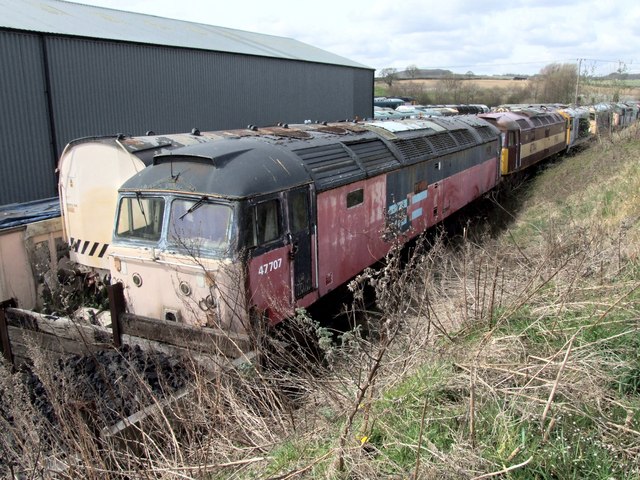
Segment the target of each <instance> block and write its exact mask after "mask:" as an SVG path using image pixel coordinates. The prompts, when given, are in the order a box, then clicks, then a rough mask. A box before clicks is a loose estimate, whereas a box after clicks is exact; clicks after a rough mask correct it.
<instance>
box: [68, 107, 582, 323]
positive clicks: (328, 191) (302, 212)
mask: <svg viewBox="0 0 640 480" xmlns="http://www.w3.org/2000/svg"><path fill="white" fill-rule="evenodd" d="M502 110H504V111H499V112H492V113H483V114H479V115H461V116H454V117H433V118H423V119H411V120H398V121H364V122H340V123H330V124H326V123H315V124H304V125H290V126H289V125H279V126H273V127H264V128H258V127H255V126H249V127H248V128H246V129H240V130H228V131H218V132H202V133H201V132H199V131H197V130H194V131H192V132H191V133H190V134H176V135H151V136H143V137H126V136H122V135H121V136H117V137H98V138H86V139H80V140H77V141H74V142H72V143H70V144H69V145H68V146H67V148H66V149H65V151H64V153H63V155H62V157H61V159H60V164H59V170H60V183H59V190H60V192H59V193H60V201H61V206H62V214H63V223H64V228H65V234H66V237H67V239H68V242H69V245H70V250H71V255H72V259H73V260H74V261H76V262H78V263H80V264H83V265H86V266H88V267H91V268H94V269H96V270H98V271H102V272H105V273H108V274H109V275H110V277H111V281H112V282H122V284H123V285H124V287H125V297H126V300H127V308H128V309H129V311H130V312H132V313H135V314H138V315H143V316H148V317H153V318H159V319H164V320H172V321H182V322H186V323H189V324H194V325H207V326H211V327H217V328H223V329H225V330H229V331H233V332H245V331H247V330H249V329H250V327H251V326H252V322H254V321H261V320H266V321H268V322H270V323H272V324H274V323H277V322H279V321H281V320H283V319H284V318H286V317H288V316H290V315H292V313H293V312H294V311H295V309H296V308H299V307H308V306H309V305H311V304H313V303H314V302H316V301H318V300H319V299H320V298H322V297H324V296H325V295H327V294H328V293H329V292H331V291H333V290H334V289H336V288H337V287H339V286H341V285H344V283H345V282H348V281H349V280H350V279H352V278H353V277H354V276H355V275H357V274H358V273H359V272H361V271H362V270H363V269H364V268H366V267H367V266H369V265H371V264H373V263H374V262H376V261H378V260H380V259H381V258H383V257H384V256H385V254H386V253H387V252H388V251H389V249H390V248H391V245H392V238H391V236H389V235H388V233H389V232H390V231H393V232H396V233H397V234H399V235H400V238H402V239H410V238H413V237H415V236H417V235H419V234H420V233H421V232H424V231H425V230H426V229H428V228H429V227H431V226H432V225H434V224H436V223H438V222H440V221H441V220H442V219H444V218H445V217H447V216H449V215H451V214H452V213H453V212H455V211H457V210H458V209H460V208H461V207H463V206H464V205H466V204H468V203H469V202H471V201H473V200H474V199H476V198H478V197H479V196H481V195H483V194H484V193H486V192H488V191H489V190H491V189H493V188H494V187H496V185H498V183H499V182H500V181H501V179H502V178H503V177H505V176H507V175H511V174H513V173H515V172H518V171H520V170H522V169H525V168H527V167H529V166H531V165H533V164H535V163H537V162H540V161H542V160H544V159H546V158H548V157H550V156H552V155H555V154H557V153H559V152H562V151H564V150H567V149H569V148H572V147H574V146H576V145H578V144H580V143H582V142H584V141H586V139H588V138H590V136H591V133H590V129H589V123H588V120H587V119H588V115H589V112H588V109H587V116H584V115H583V110H582V109H570V108H556V107H550V106H545V107H542V106H538V107H528V108H522V107H518V108H516V107H514V106H510V107H508V108H507V107H505V108H503V109H502Z"/></svg>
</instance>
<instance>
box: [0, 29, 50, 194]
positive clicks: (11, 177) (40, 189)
mask: <svg viewBox="0 0 640 480" xmlns="http://www.w3.org/2000/svg"><path fill="white" fill-rule="evenodd" d="M40 47H41V44H40V38H39V37H38V36H37V35H29V34H20V33H13V32H6V31H0V65H2V68H0V85H2V88H0V105H2V109H1V112H2V113H1V115H2V118H1V121H2V128H0V142H1V144H2V146H3V155H2V161H1V162H0V205H2V204H8V203H15V202H24V201H29V200H36V199H41V198H47V197H52V196H54V195H55V194H56V178H55V174H54V170H55V159H54V158H53V150H52V148H51V139H50V133H49V113H48V110H47V99H46V96H45V90H46V88H45V78H44V65H43V57H42V53H41V48H40Z"/></svg>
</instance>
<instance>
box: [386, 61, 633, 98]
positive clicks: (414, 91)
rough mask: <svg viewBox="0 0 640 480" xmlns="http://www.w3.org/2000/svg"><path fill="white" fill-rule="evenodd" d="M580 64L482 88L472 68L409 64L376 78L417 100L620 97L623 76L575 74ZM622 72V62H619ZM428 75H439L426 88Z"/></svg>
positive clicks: (394, 92) (389, 89) (554, 65)
mask: <svg viewBox="0 0 640 480" xmlns="http://www.w3.org/2000/svg"><path fill="white" fill-rule="evenodd" d="M579 65H580V64H573V63H551V64H549V65H547V66H545V67H544V68H542V69H541V70H540V72H539V73H538V74H536V75H533V76H530V77H525V76H522V77H514V78H515V79H519V80H526V81H523V82H521V84H520V83H518V84H515V85H514V84H513V83H510V84H509V86H505V87H492V88H482V87H480V86H479V84H478V83H476V82H473V81H472V80H474V79H477V78H478V77H477V76H476V75H474V73H473V72H467V73H466V74H454V73H452V72H449V71H446V70H438V69H434V70H424V69H419V68H418V67H417V66H416V65H409V66H408V67H407V68H406V69H405V70H404V71H402V72H399V71H398V70H397V69H395V68H383V69H382V70H380V72H379V75H378V78H377V80H378V81H381V82H382V83H383V84H384V85H385V89H386V95H387V96H401V97H411V98H414V99H415V100H416V102H417V103H420V104H457V103H480V104H485V105H490V106H493V105H500V104H505V103H556V102H557V103H578V104H593V103H597V102H599V101H605V100H613V101H619V100H620V97H621V94H623V93H624V91H625V89H626V88H627V87H626V85H625V84H624V81H623V80H624V76H623V75H622V76H621V75H617V76H614V77H612V78H606V79H600V78H598V77H594V76H593V75H590V74H589V72H588V71H586V69H585V70H584V71H581V72H580V75H578V68H579ZM621 71H622V73H624V66H621ZM425 72H427V73H428V74H429V76H432V75H433V76H436V77H440V78H439V80H437V83H436V84H435V86H434V87H431V88H427V86H426V85H425V84H424V83H423V82H417V81H412V80H418V79H420V78H424V76H425ZM432 78H433V77H432Z"/></svg>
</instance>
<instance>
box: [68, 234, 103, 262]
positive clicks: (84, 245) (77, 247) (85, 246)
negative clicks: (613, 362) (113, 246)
mask: <svg viewBox="0 0 640 480" xmlns="http://www.w3.org/2000/svg"><path fill="white" fill-rule="evenodd" d="M89 246H91V248H89ZM69 248H70V249H71V250H72V251H74V252H76V253H79V254H80V255H89V256H90V257H93V256H97V257H98V258H102V257H104V254H105V253H107V248H109V244H108V243H100V242H91V241H90V240H84V241H83V240H81V239H79V238H75V239H74V238H71V239H69ZM87 250H89V251H88V252H87ZM96 253H97V255H96Z"/></svg>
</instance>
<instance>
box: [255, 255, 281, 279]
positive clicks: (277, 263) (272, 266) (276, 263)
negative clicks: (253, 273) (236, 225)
mask: <svg viewBox="0 0 640 480" xmlns="http://www.w3.org/2000/svg"><path fill="white" fill-rule="evenodd" d="M281 266H282V259H281V258H277V259H275V260H272V261H270V262H269V263H264V264H262V265H260V268H259V269H258V275H266V274H267V273H269V272H272V271H273V270H277V269H278V268H280V267H281Z"/></svg>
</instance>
